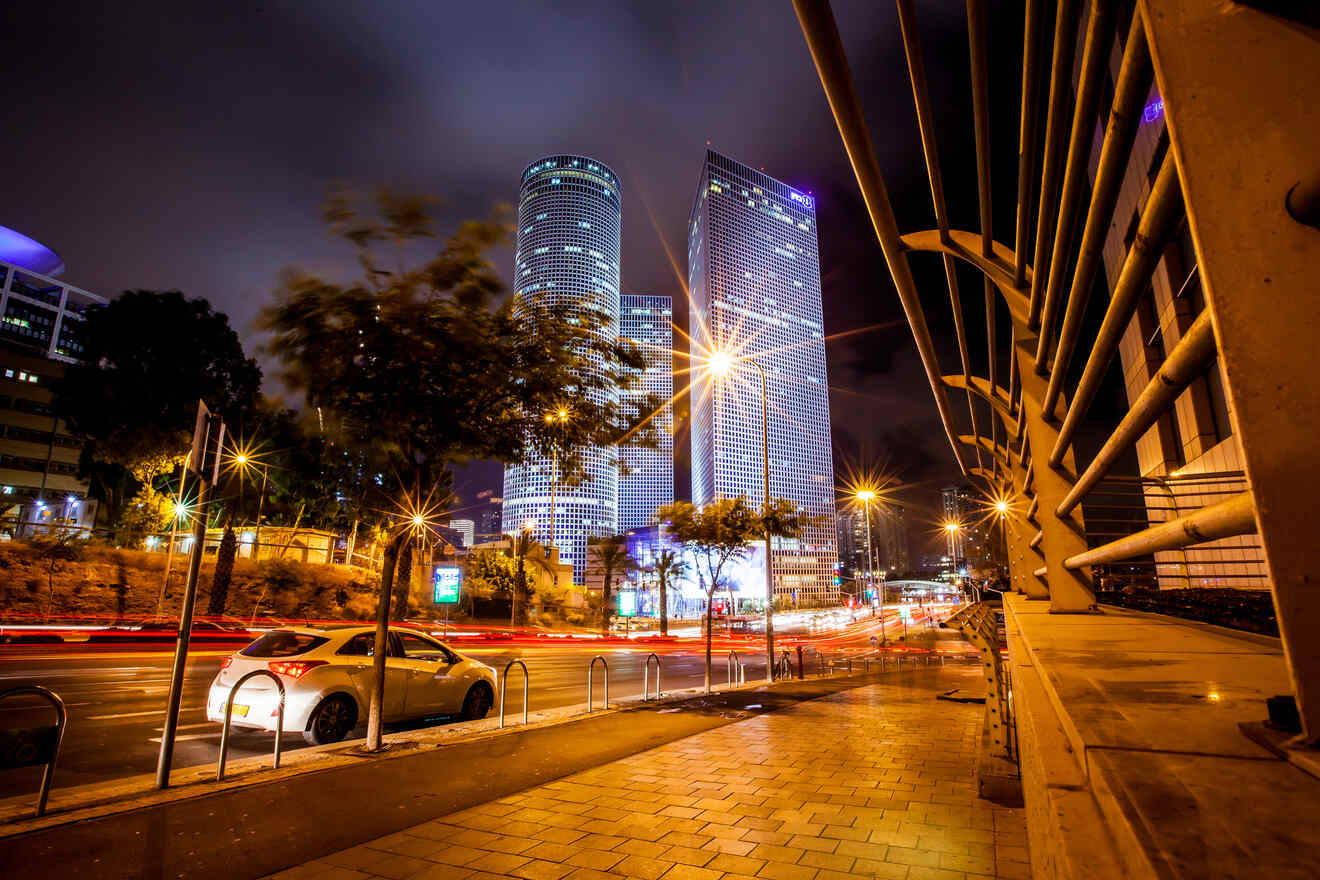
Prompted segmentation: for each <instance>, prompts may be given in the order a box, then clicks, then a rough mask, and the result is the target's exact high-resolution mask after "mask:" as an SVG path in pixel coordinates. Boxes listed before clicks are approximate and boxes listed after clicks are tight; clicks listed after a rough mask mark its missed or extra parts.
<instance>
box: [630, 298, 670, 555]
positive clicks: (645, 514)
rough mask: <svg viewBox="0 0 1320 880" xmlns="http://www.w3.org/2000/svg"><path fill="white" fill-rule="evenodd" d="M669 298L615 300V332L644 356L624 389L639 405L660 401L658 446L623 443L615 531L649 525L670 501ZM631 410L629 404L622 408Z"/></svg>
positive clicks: (656, 423)
mask: <svg viewBox="0 0 1320 880" xmlns="http://www.w3.org/2000/svg"><path fill="white" fill-rule="evenodd" d="M673 305H674V304H673V300H672V299H671V298H670V297H667V296H646V295H644V294H632V293H625V294H624V295H623V296H622V297H620V299H619V306H620V308H619V335H620V336H623V337H624V338H626V339H631V340H632V341H633V342H635V343H637V345H638V347H639V348H641V350H642V354H643V355H645V357H646V369H645V370H644V371H643V372H642V375H641V376H640V377H639V381H638V382H637V383H636V384H635V385H634V386H633V387H632V388H630V389H628V391H627V392H625V393H624V398H625V403H627V402H628V400H627V399H628V398H629V397H632V398H633V400H634V401H636V403H637V405H638V406H640V405H642V404H643V402H644V401H645V399H646V396H647V395H651V394H653V395H655V396H656V397H659V398H660V399H661V400H664V401H666V403H665V406H664V407H663V408H662V409H661V410H660V411H659V412H657V413H656V414H655V415H654V417H653V418H652V424H654V425H655V428H656V433H657V434H658V435H659V436H658V440H659V445H658V446H657V448H655V449H649V448H645V447H641V446H624V447H622V448H621V449H620V457H621V458H622V459H623V463H624V465H625V468H624V473H622V474H621V475H620V477H619V529H620V530H621V531H626V530H628V529H639V528H643V527H644V526H648V525H651V524H652V522H653V521H654V520H655V510H656V508H657V507H659V506H661V505H662V504H672V503H673V501H674V407H673V404H672V403H670V402H669V401H670V398H672V397H673V396H674V355H673V348H674V326H673ZM627 409H628V410H629V411H631V410H632V409H633V408H632V407H627Z"/></svg>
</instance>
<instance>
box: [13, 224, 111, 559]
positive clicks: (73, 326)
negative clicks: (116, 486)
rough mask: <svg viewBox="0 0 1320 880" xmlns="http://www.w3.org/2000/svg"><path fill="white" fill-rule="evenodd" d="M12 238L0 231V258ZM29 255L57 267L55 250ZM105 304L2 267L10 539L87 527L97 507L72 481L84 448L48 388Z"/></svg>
mask: <svg viewBox="0 0 1320 880" xmlns="http://www.w3.org/2000/svg"><path fill="white" fill-rule="evenodd" d="M6 234H8V236H6ZM14 235H17V233H12V232H11V231H10V230H7V229H4V228H3V227H0V259H3V258H4V257H6V256H7V251H6V250H5V243H6V242H7V241H10V240H11V238H12V236H14ZM19 238H23V237H22V236H19ZM24 240H25V241H27V242H28V243H29V244H32V245H35V244H36V243H35V242H31V240H30V239H24ZM38 247H40V246H39V245H38ZM29 251H30V249H28V250H24V249H20V251H19V252H20V255H21V256H22V257H23V258H24V259H25V260H26V262H27V263H34V260H35V263H40V264H42V265H47V266H49V265H52V264H53V265H54V266H55V267H56V268H57V269H59V268H63V265H62V263H61V262H60V261H59V258H58V257H55V256H54V255H53V252H51V254H50V256H48V257H45V258H44V259H41V258H39V257H40V255H39V254H38V255H35V256H34V255H33V254H32V253H30V252H29ZM29 257H32V259H27V258H29ZM105 302H106V300H105V299H104V298H102V297H100V296H97V295H96V294H94V293H89V292H87V291H85V290H81V289H79V288H76V287H72V286H70V285H68V284H64V283H63V282H60V281H57V280H55V279H54V278H51V277H49V276H47V275H39V274H37V273H36V272H33V271H31V270H29V269H26V268H24V265H20V264H16V263H12V262H3V261H0V316H2V317H0V510H3V511H4V519H5V520H6V522H5V524H4V527H3V528H4V530H5V531H7V532H9V533H10V534H21V533H23V532H24V531H26V530H27V529H29V528H31V526H22V525H19V524H20V523H40V524H45V525H55V524H62V525H68V526H87V527H90V526H91V525H92V524H93V521H94V519H95V513H96V503H95V502H94V501H89V500H88V498H87V483H86V482H84V481H83V480H81V479H79V477H78V459H79V456H80V454H81V451H82V445H83V444H82V442H81V441H79V440H78V439H77V438H76V437H74V436H73V435H72V434H70V433H69V430H68V428H67V427H66V426H65V425H64V423H63V422H62V421H60V420H59V419H57V418H56V417H55V413H54V411H53V410H52V409H51V398H52V390H51V386H52V383H54V381H55V380H57V379H59V378H60V377H62V376H63V375H64V369H65V366H66V365H68V364H74V363H77V362H78V361H79V359H80V358H81V357H82V354H83V336H82V328H83V325H84V321H85V318H84V315H85V313H86V311H87V310H88V309H89V308H91V307H92V306H95V305H103V304H104V303H105Z"/></svg>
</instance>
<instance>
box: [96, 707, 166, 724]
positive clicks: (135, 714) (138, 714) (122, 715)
mask: <svg viewBox="0 0 1320 880" xmlns="http://www.w3.org/2000/svg"><path fill="white" fill-rule="evenodd" d="M84 705H85V704H84ZM164 711H165V710H164V709H148V710H146V711H145V712H120V713H119V714H118V715H88V716H87V720H88V721H109V720H111V719H113V718H142V717H144V716H146V715H160V714H161V713H162V712H164Z"/></svg>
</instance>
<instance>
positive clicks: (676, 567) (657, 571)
mask: <svg viewBox="0 0 1320 880" xmlns="http://www.w3.org/2000/svg"><path fill="white" fill-rule="evenodd" d="M651 573H652V574H654V575H655V578H656V581H657V586H658V587H659V588H660V635H662V636H667V635H669V583H670V581H677V580H679V579H680V578H682V577H683V575H685V574H687V563H686V562H685V561H684V560H683V557H682V556H681V555H680V554H678V553H675V552H674V551H673V550H661V551H660V554H659V555H658V556H656V558H655V562H653V563H652V564H651Z"/></svg>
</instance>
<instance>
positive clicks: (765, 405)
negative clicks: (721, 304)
mask: <svg viewBox="0 0 1320 880" xmlns="http://www.w3.org/2000/svg"><path fill="white" fill-rule="evenodd" d="M736 363H748V364H751V365H752V366H753V367H756V371H757V372H758V373H760V374H761V465H762V474H763V476H764V478H765V499H764V502H763V503H764V505H765V507H766V509H769V507H770V403H769V398H770V394H769V392H768V390H767V387H766V386H767V382H766V377H765V369H764V368H763V367H762V366H761V365H760V364H758V363H757V362H756V361H754V360H752V359H751V358H747V357H742V358H734V357H733V355H731V354H729V353H728V352H727V351H719V350H716V351H712V352H711V353H710V354H709V355H707V356H706V368H707V369H708V370H710V372H711V375H713V376H717V377H721V378H722V377H724V376H728V375H729V374H731V373H732V372H733V368H734V365H735V364H736ZM774 585H775V575H774V556H773V554H772V551H771V549H770V527H769V525H767V526H766V530H765V678H766V681H770V682H773V681H774V680H775V622H774V614H775V611H774V606H775V586H774Z"/></svg>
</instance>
